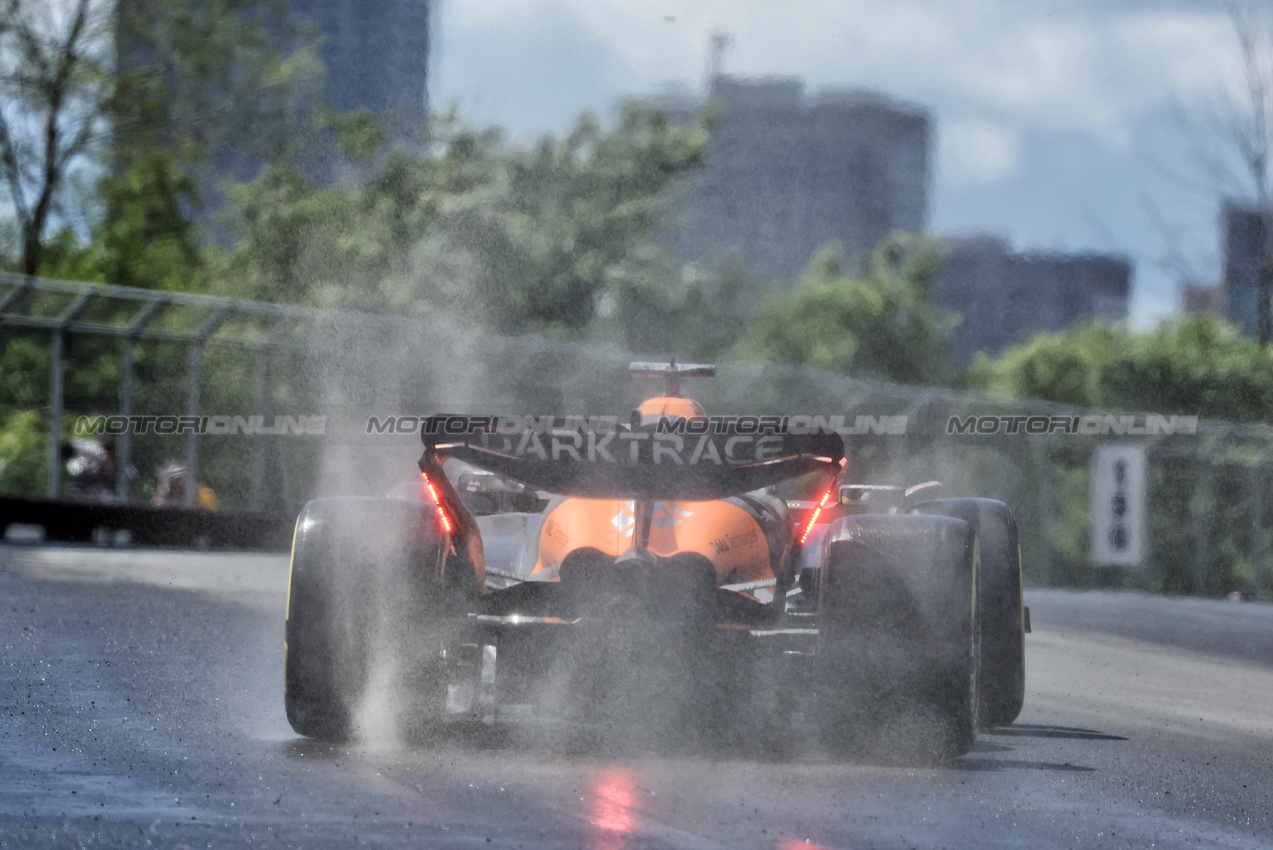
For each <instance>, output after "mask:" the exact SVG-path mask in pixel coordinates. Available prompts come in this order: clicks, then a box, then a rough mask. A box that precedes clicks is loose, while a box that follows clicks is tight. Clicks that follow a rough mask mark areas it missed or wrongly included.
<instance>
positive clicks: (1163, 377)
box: [967, 315, 1273, 422]
mask: <svg viewBox="0 0 1273 850" xmlns="http://www.w3.org/2000/svg"><path fill="white" fill-rule="evenodd" d="M967 383H968V384H969V386H971V387H972V388H975V389H981V390H987V391H990V392H996V393H1003V394H1006V395H1013V396H1017V397H1021V398H1038V399H1045V400H1048V401H1055V402H1060V403H1062V404H1072V405H1077V406H1082V407H1100V408H1109V409H1122V410H1152V411H1157V412H1162V413H1179V414H1192V415H1198V416H1206V417H1208V418H1212V419H1229V420H1233V421H1238V422H1270V421H1273V413H1271V411H1273V353H1270V352H1269V351H1268V350H1267V349H1262V348H1261V347H1260V345H1259V343H1258V342H1257V341H1255V340H1252V339H1250V338H1249V337H1246V336H1243V335H1242V334H1241V333H1240V332H1239V331H1238V330H1237V329H1236V328H1234V327H1233V326H1232V325H1230V324H1228V323H1227V322H1224V321H1223V320H1221V319H1218V318H1215V317H1212V316H1205V315H1194V316H1187V317H1184V318H1180V319H1176V320H1174V321H1170V322H1164V323H1163V324H1161V325H1159V326H1158V327H1157V328H1155V329H1154V330H1152V331H1148V332H1145V333H1134V332H1131V331H1129V330H1128V329H1127V328H1126V327H1125V326H1123V325H1107V324H1103V323H1100V322H1092V323H1086V324H1081V325H1077V326H1075V327H1072V328H1070V329H1068V330H1066V331H1064V332H1062V333H1056V334H1040V335H1039V336H1037V337H1035V338H1034V339H1032V340H1029V341H1028V342H1025V343H1022V344H1021V345H1017V346H1013V347H1011V348H1009V349H1007V350H1006V351H1004V352H1003V353H1002V354H1000V355H999V356H998V357H997V358H995V359H993V360H991V359H989V358H987V357H985V356H984V355H981V356H979V357H978V358H977V360H976V361H974V363H973V365H972V366H971V367H970V369H969V371H968V375H967Z"/></svg>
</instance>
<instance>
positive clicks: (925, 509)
mask: <svg viewBox="0 0 1273 850" xmlns="http://www.w3.org/2000/svg"><path fill="white" fill-rule="evenodd" d="M911 510H912V511H913V512H915V513H920V514H939V515H941V516H949V517H955V518H956V519H962V520H963V521H964V522H966V523H968V524H969V525H971V526H972V527H973V531H974V532H976V534H977V548H978V552H979V563H978V566H977V611H978V614H977V616H978V618H979V619H980V621H981V623H980V626H981V661H980V671H979V672H978V674H977V696H978V700H979V708H978V716H977V725H978V726H980V727H981V728H982V729H985V730H990V729H993V728H995V727H996V726H1006V725H1008V724H1009V723H1012V722H1013V721H1014V720H1016V719H1017V716H1018V715H1019V714H1021V707H1022V706H1023V705H1024V704H1025V618H1024V607H1023V606H1024V603H1023V600H1022V596H1021V550H1020V548H1019V547H1018V545H1017V524H1016V521H1015V520H1014V519H1013V518H1012V512H1011V511H1010V510H1008V506H1007V505H1005V504H1004V503H1003V502H996V501H994V500H993V499H936V500H933V501H929V502H920V503H918V504H916V505H915V506H914V507H913V508H912V509H911Z"/></svg>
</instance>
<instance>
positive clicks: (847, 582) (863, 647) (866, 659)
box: [817, 514, 977, 763]
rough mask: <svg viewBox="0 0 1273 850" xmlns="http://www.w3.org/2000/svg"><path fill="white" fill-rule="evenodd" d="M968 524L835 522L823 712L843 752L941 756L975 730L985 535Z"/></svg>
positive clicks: (822, 637) (825, 586) (915, 758)
mask: <svg viewBox="0 0 1273 850" xmlns="http://www.w3.org/2000/svg"><path fill="white" fill-rule="evenodd" d="M974 540H975V538H974V536H973V533H972V529H971V528H970V527H969V526H968V524H967V523H965V522H962V521H960V520H956V519H950V518H946V517H926V516H925V517H920V516H908V515H905V514H903V515H893V514H873V515H863V516H849V517H842V518H840V519H838V520H836V521H835V522H834V523H832V525H831V527H830V529H829V530H828V534H827V538H826V543H825V544H824V549H823V558H822V569H821V570H820V573H821V575H820V579H819V609H818V629H819V658H820V665H819V666H820V668H821V669H820V672H819V677H818V685H819V686H818V688H817V690H818V715H819V716H818V722H819V727H820V730H821V733H822V739H823V742H824V744H825V745H826V746H827V747H828V749H830V750H831V751H832V752H833V753H835V754H838V755H852V756H860V757H866V758H868V759H872V760H883V761H888V762H905V763H938V762H941V761H945V760H947V759H950V758H954V757H957V756H960V755H963V754H964V753H966V752H967V751H968V750H969V748H971V747H972V745H973V743H974V742H975V740H976V734H977V730H976V669H977V653H976V644H977V634H976V617H975V603H976V600H975V598H974V593H975V590H974V587H975V563H974V561H975V545H974Z"/></svg>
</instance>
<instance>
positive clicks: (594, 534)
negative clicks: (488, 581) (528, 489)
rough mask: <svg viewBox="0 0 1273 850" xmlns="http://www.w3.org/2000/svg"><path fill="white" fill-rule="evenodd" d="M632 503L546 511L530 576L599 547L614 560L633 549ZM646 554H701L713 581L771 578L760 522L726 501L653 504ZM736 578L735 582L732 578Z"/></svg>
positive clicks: (593, 502) (583, 502)
mask: <svg viewBox="0 0 1273 850" xmlns="http://www.w3.org/2000/svg"><path fill="white" fill-rule="evenodd" d="M635 513H636V503H635V502H632V501H620V500H611V499H565V500H563V501H561V502H560V503H558V504H557V505H556V506H555V507H553V508H550V509H549V511H548V514H547V515H546V516H545V517H544V523H543V525H542V526H541V527H540V531H539V558H538V560H537V561H536V563H535V570H534V571H535V572H536V573H541V572H543V571H545V570H552V569H554V568H556V567H560V566H561V562H562V560H563V559H564V558H565V557H566V555H568V554H570V553H571V552H573V551H574V550H576V549H583V548H592V549H598V550H600V551H602V552H604V553H605V554H607V555H610V556H611V557H617V556H619V555H620V554H622V553H623V552H626V551H628V550H629V549H631V548H632V535H633V532H634V531H635V529H636V516H635ZM649 551H650V552H651V553H653V554H655V555H659V556H662V557H670V556H672V555H677V554H681V553H685V552H696V553H698V554H700V555H703V556H705V557H706V558H707V559H708V560H709V561H711V562H712V564H713V566H714V567H715V568H716V583H717V584H718V585H719V584H725V583H727V581H729V580H730V577H731V576H741V577H742V578H743V579H744V580H746V581H759V580H762V579H771V578H773V577H774V574H773V567H772V565H771V564H770V560H769V544H768V542H767V541H766V539H765V534H764V531H763V530H761V527H760V524H759V523H757V522H756V520H755V519H754V518H753V517H752V515H751V514H750V513H748V511H747V510H746V509H744V508H743V507H742V506H740V505H738V504H735V503H733V502H730V501H723V500H722V501H709V502H655V503H654V506H653V518H652V521H651V523H650V542H649ZM734 580H736V578H735V579H734Z"/></svg>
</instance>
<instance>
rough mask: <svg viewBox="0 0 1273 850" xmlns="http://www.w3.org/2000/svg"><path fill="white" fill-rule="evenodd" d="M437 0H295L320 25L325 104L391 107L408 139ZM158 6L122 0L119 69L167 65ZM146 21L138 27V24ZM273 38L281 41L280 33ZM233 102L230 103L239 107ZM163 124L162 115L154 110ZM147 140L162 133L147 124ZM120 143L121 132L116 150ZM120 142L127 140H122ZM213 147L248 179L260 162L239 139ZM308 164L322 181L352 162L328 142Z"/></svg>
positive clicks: (422, 93) (303, 17) (418, 112)
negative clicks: (153, 31) (152, 15)
mask: <svg viewBox="0 0 1273 850" xmlns="http://www.w3.org/2000/svg"><path fill="white" fill-rule="evenodd" d="M432 2H434V0H290V8H291V17H292V20H293V21H294V22H295V23H308V24H312V25H314V26H316V28H317V29H318V34H319V36H320V38H321V47H320V56H321V58H322V60H323V63H324V65H325V67H326V71H327V73H326V79H325V84H326V90H325V94H326V100H327V103H328V104H329V105H330V106H331V107H333V108H335V109H337V110H339V111H341V112H352V111H354V110H358V109H368V110H370V111H372V112H374V113H378V114H380V115H388V114H392V115H393V116H394V117H395V119H396V120H395V121H394V123H393V125H392V126H391V128H390V130H391V133H393V135H394V136H395V138H396V139H397V140H398V141H403V142H410V141H412V140H413V139H414V138H415V133H416V132H417V130H418V129H419V127H420V124H421V122H422V121H423V120H424V118H425V116H426V115H427V111H428V69H429V52H430V48H431V44H430V39H431V36H430V17H429V15H430V5H431V3H432ZM153 8H155V7H154V6H153V5H150V4H147V3H141V2H137V0H118V7H117V22H118V23H117V29H116V44H115V50H116V62H117V64H118V65H119V67H121V68H138V67H144V66H156V67H159V68H163V67H165V66H166V65H167V61H166V57H164V56H163V55H161V54H162V48H157V47H156V46H155V45H154V44H153V43H147V42H146V40H145V39H146V37H145V35H142V34H140V33H141V32H144V29H145V15H146V14H148V13H149V10H150V9H153ZM139 22H140V23H141V24H142V27H141V30H140V31H139V29H138V28H137V27H136V26H135V24H138V23H139ZM275 37H277V38H279V39H280V40H282V39H283V38H284V37H283V36H278V35H276V36H275ZM234 108H235V107H234V106H233V105H232V106H231V110H234ZM237 117H238V118H239V119H240V121H245V122H251V120H252V119H253V117H254V116H253V114H252V113H249V112H247V111H246V110H245V109H244V107H242V106H240V107H238V111H237ZM153 118H154V120H155V121H156V122H157V123H159V124H163V123H164V117H163V116H153ZM143 132H144V133H145V134H146V139H145V141H146V143H152V142H153V141H154V137H155V134H156V133H157V132H161V131H160V130H157V129H155V128H153V127H146V128H143ZM119 144H120V142H119V140H118V139H117V149H118V146H119ZM123 144H127V143H126V142H124V143H123ZM222 148H223V149H219V150H216V151H214V156H215V161H216V164H217V167H218V169H219V170H220V171H221V172H228V173H231V174H233V175H234V176H235V177H236V178H238V179H249V178H250V177H251V176H252V175H253V173H254V172H255V171H256V169H257V168H258V167H259V161H258V160H257V159H256V158H255V157H254V155H253V154H251V153H250V152H247V151H245V150H243V149H242V148H241V147H236V146H235V144H234V140H233V139H231V140H230V142H229V143H228V144H224V145H222ZM303 166H304V168H305V169H306V170H307V171H309V172H310V173H311V175H312V176H313V177H314V178H315V179H316V180H317V181H318V182H319V183H328V182H332V181H333V180H335V179H337V178H338V177H339V176H341V174H342V173H343V171H345V170H346V167H347V166H348V162H347V159H346V158H345V157H344V156H343V155H342V154H340V153H339V151H337V150H336V149H335V146H334V145H332V144H328V145H326V146H320V149H319V150H318V151H316V152H315V153H314V154H313V155H311V156H310V157H309V158H308V159H307V160H306V161H305V162H304V163H303ZM219 177H220V175H211V176H207V175H204V176H203V177H202V178H201V184H203V185H201V190H202V192H203V194H204V195H205V196H207V197H216V196H217V195H218V192H217V190H216V185H215V184H216V181H217V180H218V179H219Z"/></svg>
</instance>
